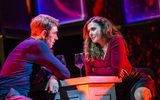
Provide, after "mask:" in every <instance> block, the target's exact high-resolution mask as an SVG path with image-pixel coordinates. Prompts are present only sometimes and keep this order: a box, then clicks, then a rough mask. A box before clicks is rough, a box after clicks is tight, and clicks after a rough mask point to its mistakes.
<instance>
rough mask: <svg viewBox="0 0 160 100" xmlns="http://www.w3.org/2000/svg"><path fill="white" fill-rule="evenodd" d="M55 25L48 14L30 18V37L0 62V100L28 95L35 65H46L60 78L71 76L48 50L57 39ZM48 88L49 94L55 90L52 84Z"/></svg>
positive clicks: (56, 27) (54, 20) (56, 25)
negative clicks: (0, 66)
mask: <svg viewBox="0 0 160 100" xmlns="http://www.w3.org/2000/svg"><path fill="white" fill-rule="evenodd" d="M58 26H59V22H58V20H57V19H55V18H53V17H51V16H48V15H44V14H40V15H38V16H36V17H35V18H33V19H32V21H31V23H30V28H31V37H30V38H28V39H26V40H24V41H23V42H21V43H20V44H19V45H18V46H17V47H16V48H15V49H14V50H13V51H12V52H11V53H10V54H9V56H8V58H7V59H6V61H5V62H4V64H3V67H2V70H1V72H0V100H1V99H3V98H6V97H15V96H19V97H22V99H26V98H27V97H26V96H28V93H29V90H30V84H31V83H30V76H31V74H32V70H33V68H32V66H33V65H34V64H37V65H39V66H45V67H46V68H48V69H50V70H51V71H52V73H54V75H56V77H58V78H59V79H65V78H70V72H69V70H68V69H67V68H66V67H65V66H64V65H63V64H62V63H61V62H60V61H59V60H58V59H57V58H56V57H55V56H54V55H53V54H52V53H51V51H50V48H52V46H53V45H54V43H55V41H56V40H58V36H57V32H58ZM51 79H54V77H53V76H52V77H51ZM51 79H50V81H54V80H51ZM52 83H53V82H52ZM48 86H52V85H48ZM47 89H49V91H50V92H52V93H54V91H55V90H56V89H55V88H52V87H46V90H47ZM14 95H15V96H14ZM23 97H24V98H23ZM26 100H29V98H27V99H26Z"/></svg>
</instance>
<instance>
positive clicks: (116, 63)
mask: <svg viewBox="0 0 160 100" xmlns="http://www.w3.org/2000/svg"><path fill="white" fill-rule="evenodd" d="M110 45H111V48H110V49H111V56H110V61H111V62H110V63H111V66H107V67H94V70H93V71H94V73H95V74H96V75H109V76H120V71H121V69H122V66H123V61H124V55H125V54H126V53H125V44H124V40H123V39H122V38H121V37H117V38H116V37H115V38H114V39H113V40H111V44H110Z"/></svg>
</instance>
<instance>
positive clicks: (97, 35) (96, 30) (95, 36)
mask: <svg viewBox="0 0 160 100" xmlns="http://www.w3.org/2000/svg"><path fill="white" fill-rule="evenodd" d="M87 29H88V31H89V37H90V38H91V40H92V42H93V43H99V44H101V42H102V35H101V34H102V33H101V27H100V26H99V25H98V24H97V23H95V22H90V23H89V24H88V27H87Z"/></svg>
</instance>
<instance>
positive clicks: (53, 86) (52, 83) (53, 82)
mask: <svg viewBox="0 0 160 100" xmlns="http://www.w3.org/2000/svg"><path fill="white" fill-rule="evenodd" d="M58 90H59V84H58V81H57V79H56V78H55V77H54V76H51V77H50V79H49V81H48V82H47V85H46V88H45V91H48V92H49V93H57V92H58Z"/></svg>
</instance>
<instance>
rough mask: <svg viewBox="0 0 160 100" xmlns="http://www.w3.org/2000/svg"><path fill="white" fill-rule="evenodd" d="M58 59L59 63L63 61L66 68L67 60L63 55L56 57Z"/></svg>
mask: <svg viewBox="0 0 160 100" xmlns="http://www.w3.org/2000/svg"><path fill="white" fill-rule="evenodd" d="M56 57H57V58H58V59H59V61H61V63H62V64H64V65H65V66H66V60H65V57H64V55H63V54H61V55H56Z"/></svg>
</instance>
